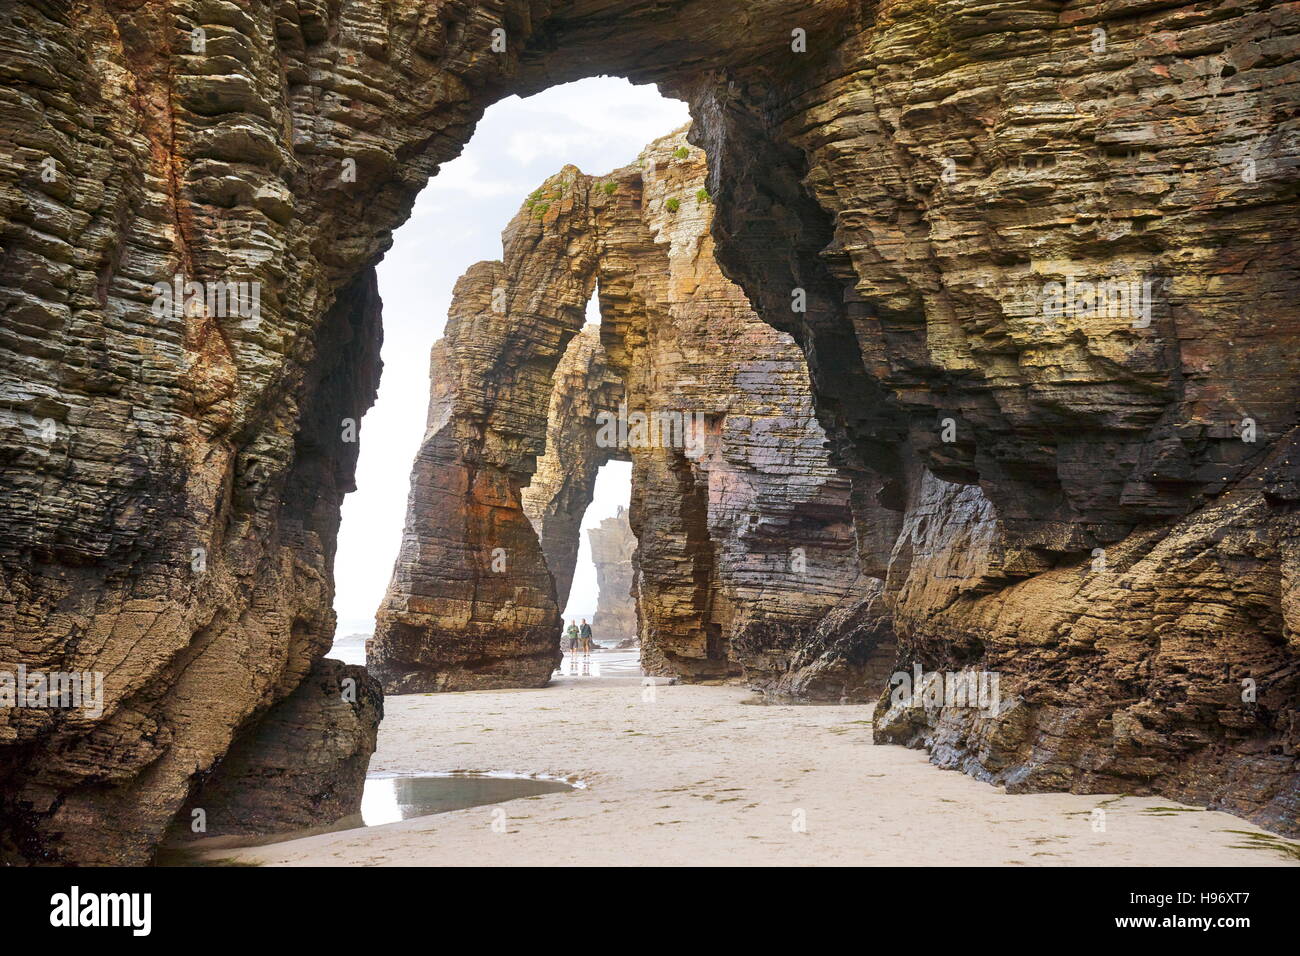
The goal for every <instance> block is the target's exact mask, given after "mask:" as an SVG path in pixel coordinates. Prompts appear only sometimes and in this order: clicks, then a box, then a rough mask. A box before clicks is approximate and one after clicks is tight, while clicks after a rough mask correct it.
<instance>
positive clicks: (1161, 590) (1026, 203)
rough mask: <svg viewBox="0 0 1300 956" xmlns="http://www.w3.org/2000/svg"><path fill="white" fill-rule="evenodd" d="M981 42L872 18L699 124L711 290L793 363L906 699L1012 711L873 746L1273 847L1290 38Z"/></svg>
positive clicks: (1281, 801) (1291, 605) (1292, 656)
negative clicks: (1147, 802)
mask: <svg viewBox="0 0 1300 956" xmlns="http://www.w3.org/2000/svg"><path fill="white" fill-rule="evenodd" d="M1004 12H1005V16H1006V18H1005V19H1003V18H1002V17H1001V16H998V15H996V14H991V13H990V10H989V8H988V7H987V6H978V7H977V6H969V5H965V4H958V3H938V4H924V5H917V4H905V5H904V4H889V5H881V6H880V7H879V8H877V9H876V10H875V11H874V14H873V19H872V21H871V22H870V23H865V22H864V23H861V29H859V30H857V31H850V33H849V34H848V35H846V36H844V37H843V39H841V40H837V41H836V49H835V51H834V52H833V53H829V52H828V51H822V52H823V53H826V55H825V56H824V57H823V58H822V59H821V61H820V62H819V64H818V65H817V66H816V67H815V68H814V69H812V70H810V71H809V72H808V73H807V74H805V75H802V76H799V77H797V78H791V79H790V80H789V81H788V82H776V83H775V84H774V85H773V86H772V87H771V88H770V89H768V90H767V91H765V92H764V93H762V94H759V97H758V101H757V102H755V101H746V97H745V96H744V95H743V94H742V95H741V96H734V95H730V93H729V92H723V91H719V92H716V93H713V94H708V95H706V97H705V98H704V100H709V101H711V103H712V105H709V104H708V103H706V102H705V101H703V100H699V101H696V102H695V104H694V106H695V109H696V111H697V114H696V115H697V116H699V117H709V118H710V119H712V120H714V121H713V122H697V125H696V127H695V129H696V133H695V135H696V137H698V139H699V141H700V143H701V145H703V146H704V147H705V148H706V149H707V151H708V155H709V157H710V162H711V164H712V170H711V175H710V184H711V186H712V187H713V190H714V192H715V194H716V199H717V203H718V209H719V216H718V218H717V220H716V222H715V227H714V233H715V235H716V236H717V237H718V238H719V248H718V255H719V259H720V261H721V262H722V263H723V267H724V269H726V270H727V271H728V273H729V274H730V275H732V276H733V277H734V278H736V279H737V281H739V282H740V283H741V284H742V285H743V286H744V288H745V289H746V292H747V293H748V294H749V297H750V299H751V300H752V301H753V302H754V303H756V305H757V307H758V309H759V311H760V313H761V314H762V315H763V316H764V318H765V319H767V320H768V321H772V322H774V323H775V324H777V325H778V326H780V327H782V328H786V329H789V330H790V331H792V332H793V333H794V334H795V335H796V337H797V338H798V339H799V341H800V343H801V344H802V345H803V347H804V349H805V352H806V353H807V354H808V356H809V367H810V371H811V373H812V377H813V382H814V386H815V391H816V394H817V397H818V408H819V412H820V418H821V421H822V423H823V425H824V426H825V427H826V429H827V432H828V434H829V435H830V436H831V439H832V441H833V443H834V447H835V448H836V452H837V460H838V461H839V462H840V463H841V464H842V465H843V466H845V467H846V468H847V469H849V470H850V471H851V472H852V473H853V474H854V485H855V487H854V498H853V501H854V507H855V513H856V516H857V526H858V531H859V547H860V554H861V555H862V558H863V568H864V570H866V571H868V572H870V573H872V574H875V575H881V576H886V579H887V588H886V599H887V602H888V604H889V605H890V610H891V612H892V614H893V617H894V627H895V630H896V634H897V637H898V640H899V644H900V663H901V665H902V666H903V669H910V668H911V667H912V666H914V665H917V666H920V667H922V668H923V669H924V671H926V672H957V671H975V672H988V673H994V672H996V673H998V674H999V675H1000V690H1001V694H1002V696H1003V697H1004V698H1005V699H1006V700H1007V701H1009V702H1012V703H1013V704H1014V706H1010V707H1009V708H1008V709H1007V711H1005V712H1004V713H1003V714H1002V715H1001V716H997V717H992V718H984V717H981V716H980V715H979V714H978V712H977V711H975V710H972V709H971V708H969V707H962V706H954V705H946V704H944V703H943V702H942V701H940V702H939V703H938V704H937V705H935V706H932V707H930V708H929V710H928V712H927V714H926V716H925V719H924V720H923V721H921V722H920V723H917V722H916V721H915V720H913V719H911V717H907V719H906V720H903V719H902V717H903V716H907V715H906V714H903V715H902V716H899V715H893V714H882V721H881V727H880V731H881V737H882V739H890V740H898V741H902V742H907V743H911V744H913V745H924V746H928V747H930V748H931V749H932V753H933V754H934V757H935V759H936V760H937V761H939V762H941V763H943V764H944V765H947V766H954V767H960V768H961V769H963V770H966V771H967V772H970V773H973V774H976V775H977V776H981V777H987V778H990V779H996V780H1001V781H1004V782H1006V783H1007V784H1008V786H1011V787H1013V788H1018V789H1057V788H1066V789H1073V790H1078V791H1083V792H1088V791H1097V790H1112V791H1114V790H1121V791H1128V792H1144V791H1145V792H1150V791H1151V790H1157V791H1159V792H1161V793H1165V794H1168V795H1170V796H1174V797H1181V798H1185V799H1190V800H1194V801H1196V802H1203V803H1209V804H1214V805H1219V806H1224V807H1227V808H1229V809H1233V810H1236V811H1237V812H1240V813H1243V814H1245V815H1248V816H1251V817H1252V818H1254V819H1256V820H1259V821H1260V822H1262V823H1265V824H1267V825H1271V826H1275V827H1277V828H1279V829H1284V830H1290V831H1292V832H1297V831H1300V817H1298V816H1297V814H1296V812H1295V809H1296V803H1297V789H1298V787H1300V765H1298V764H1297V754H1298V749H1300V736H1298V731H1297V728H1300V713H1298V711H1297V701H1300V661H1298V659H1297V642H1296V638H1295V634H1296V607H1297V603H1298V602H1297V598H1296V596H1295V589H1296V587H1297V585H1296V579H1295V574H1294V566H1295V565H1294V562H1295V558H1294V554H1293V552H1292V545H1291V544H1290V543H1289V542H1291V541H1293V540H1294V539H1295V538H1296V531H1297V528H1296V521H1297V517H1296V515H1297V508H1296V505H1297V503H1300V501H1298V499H1297V493H1296V487H1297V484H1296V480H1297V474H1298V471H1297V469H1298V467H1300V457H1298V453H1297V450H1296V447H1295V442H1296V424H1297V410H1298V409H1300V401H1298V399H1300V367H1298V362H1300V359H1298V358H1297V356H1300V311H1298V310H1300V300H1298V299H1297V296H1296V283H1295V275H1294V272H1293V270H1292V269H1291V268H1290V266H1289V265H1288V262H1289V261H1291V260H1292V259H1293V258H1294V241H1295V240H1294V229H1293V226H1292V223H1293V222H1294V219H1295V214H1296V208H1295V204H1296V194H1295V189H1294V181H1295V173H1294V170H1295V167H1296V164H1297V146H1296V143H1297V140H1296V138H1295V137H1294V135H1292V133H1293V131H1294V128H1295V123H1296V120H1295V105H1296V102H1297V100H1298V99H1300V95H1298V84H1300V76H1298V75H1297V73H1296V71H1295V65H1294V61H1295V54H1296V50H1297V46H1298V45H1300V44H1298V43H1297V31H1298V30H1300V22H1298V21H1297V18H1296V17H1295V15H1294V11H1289V10H1288V11H1287V12H1283V10H1282V9H1281V8H1277V7H1274V6H1272V5H1268V4H1246V5H1242V6H1237V7H1223V6H1217V7H1214V8H1209V7H1198V6H1194V5H1192V4H1179V5H1174V6H1166V7H1161V8H1159V9H1154V8H1151V7H1149V6H1140V5H1138V4H1124V5H1121V6H1120V7H1118V8H1107V10H1106V12H1105V13H1104V14H1103V13H1102V12H1101V11H1100V10H1088V11H1084V10H1070V9H1062V10H1057V9H1055V8H1053V9H1050V10H1048V9H1038V8H1031V6H1030V5H1026V4H1007V5H1005V11H1004ZM1103 17H1115V18H1117V19H1102V18H1103ZM1012 22H1014V23H1015V24H1016V26H1015V28H1014V29H1012V28H1011V27H1010V24H1011V23H1012ZM774 141H777V142H778V143H783V144H784V145H780V146H777V147H776V149H775V151H774V149H773V142H774ZM1103 285H1104V286H1105V287H1106V289H1107V295H1106V296H1105V297H1104V298H1099V297H1098V295H1097V290H1098V288H1099V287H1101V286H1103ZM796 289H802V290H803V291H804V293H805V294H806V297H807V304H808V309H807V312H805V313H798V312H793V311H792V310H791V296H792V290H796ZM1134 293H1136V295H1135V294H1134ZM935 482H940V484H935ZM882 531H885V532H888V533H881V532H882ZM912 716H915V715H914V714H913V715H912ZM896 718H897V719H898V720H899V721H900V722H899V723H898V724H897V725H894V721H895V719H896Z"/></svg>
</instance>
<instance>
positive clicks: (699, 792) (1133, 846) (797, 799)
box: [206, 678, 1295, 866]
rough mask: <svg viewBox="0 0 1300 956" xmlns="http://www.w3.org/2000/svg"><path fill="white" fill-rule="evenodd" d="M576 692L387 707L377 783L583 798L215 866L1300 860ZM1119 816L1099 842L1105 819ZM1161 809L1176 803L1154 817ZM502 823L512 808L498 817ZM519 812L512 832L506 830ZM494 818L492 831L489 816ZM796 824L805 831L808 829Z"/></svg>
mask: <svg viewBox="0 0 1300 956" xmlns="http://www.w3.org/2000/svg"><path fill="white" fill-rule="evenodd" d="M647 695H648V689H647V688H644V687H642V686H641V684H640V682H639V681H637V680H635V679H626V680H618V679H608V678H606V679H588V680H583V679H571V678H570V679H562V680H559V681H557V682H555V683H553V684H552V686H550V687H548V688H546V689H544V690H519V691H500V692H477V693H462V694H440V695H412V696H403V697H390V698H388V700H387V701H386V703H385V708H386V711H387V716H386V717H385V719H384V722H383V724H382V725H381V728H380V734H379V750H378V752H377V753H376V754H375V757H374V760H373V761H372V763H371V770H372V771H379V772H389V773H435V772H444V771H455V770H477V771H508V772H515V773H525V774H544V775H549V776H557V777H563V778H568V779H570V780H573V781H582V782H583V783H584V784H585V785H586V786H585V788H584V789H580V790H576V791H572V792H567V793H554V794H546V795H543V796H535V797H526V798H523V799H518V800H512V801H507V802H505V803H502V804H499V805H498V807H497V808H493V807H487V806H481V807H474V808H471V809H467V810H460V811H456V812H453V813H443V814H437V815H433V816H426V817H419V818H415V819H411V820H405V821H402V822H401V823H392V824H388V825H385V826H380V827H370V828H366V829H357V830H348V831H343V832H336V833H328V834H324V835H319V836H312V837H307V838H304V839H299V840H293V841H290V842H286V843H279V844H275V845H272V846H263V847H256V848H247V849H241V850H229V849H226V850H211V851H208V852H207V853H206V858H207V859H208V860H209V861H217V860H222V861H226V862H235V861H239V862H243V863H264V864H276V865H340V864H346V865H358V866H375V865H444V864H474V865H519V864H523V865H557V864H559V865H566V864H593V865H605V864H615V865H640V864H650V865H681V864H733V865H734V864H794V865H803V864H891V865H900V864H901V865H908V864H927V865H929V864H1007V865H1014V866H1034V865H1060V864H1085V865H1091V866H1114V865H1148V866H1150V865H1208V866H1242V865H1244V866H1261V865H1263V866H1269V865H1295V861H1293V860H1289V859H1288V858H1287V857H1286V856H1285V855H1284V854H1283V853H1281V852H1279V851H1278V850H1276V849H1269V848H1267V846H1252V845H1250V844H1252V843H1254V842H1255V841H1254V840H1252V839H1251V838H1250V837H1248V836H1243V835H1242V834H1241V833H1233V832H1229V831H1233V830H1236V831H1249V832H1251V833H1256V834H1260V835H1261V838H1262V839H1263V840H1264V841H1268V842H1271V841H1273V840H1275V839H1276V838H1273V837H1270V836H1269V835H1268V834H1266V833H1265V832H1264V831H1262V830H1260V829H1259V828H1258V827H1255V826H1252V825H1251V824H1249V823H1246V822H1244V821H1242V820H1240V819H1238V818H1237V817H1233V816H1231V815H1229V814H1226V813H1215V812H1209V811H1205V810H1200V809H1197V808H1190V807H1188V808H1179V809H1177V810H1171V809H1169V808H1171V807H1175V806H1176V805H1175V804H1173V803H1171V802H1170V801H1169V800H1165V799H1161V798H1147V797H1104V796H1075V795H1071V794H1023V795H1015V796H1009V795H1007V794H1005V793H1003V792H1002V791H1001V790H1000V789H998V788H996V787H992V786H989V785H988V784H984V783H980V782H979V781H977V780H974V779H972V778H970V777H968V776H966V775H964V774H961V773H956V772H951V771H944V770H940V769H938V768H936V767H934V766H932V765H931V764H929V763H928V762H927V759H926V755H925V754H924V753H923V752H920V751H915V750H906V749H904V748H901V747H876V746H872V744H871V726H870V719H871V708H870V707H866V706H848V707H793V706H791V707H770V706H756V705H752V704H746V703H744V701H746V700H748V699H751V694H750V693H749V692H748V691H746V690H745V689H743V688H740V687H734V686H664V685H661V686H657V687H655V688H653V699H652V700H649V699H645V698H646V696H647ZM1099 806H1100V807H1102V808H1103V809H1104V810H1105V831H1104V832H1095V831H1094V829H1093V818H1092V811H1093V810H1094V808H1097V807H1099ZM1160 808H1165V809H1160ZM494 810H497V811H498V812H497V813H495V815H494ZM499 811H504V813H505V821H506V822H505V826H504V831H505V832H499V831H500V830H501V829H502V827H501V825H500V823H499V821H500V820H501V815H500V812H499ZM494 819H496V820H497V821H498V826H497V828H496V829H494V828H493V825H492V824H493V821H494ZM800 820H802V821H803V822H804V824H805V829H802V830H799V829H796V826H795V825H796V824H797V823H798V822H799V821H800Z"/></svg>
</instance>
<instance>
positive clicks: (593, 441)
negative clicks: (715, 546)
mask: <svg viewBox="0 0 1300 956" xmlns="http://www.w3.org/2000/svg"><path fill="white" fill-rule="evenodd" d="M622 401H623V383H622V381H621V380H620V379H619V378H618V377H617V376H616V375H614V373H613V372H611V371H610V369H609V367H608V366H607V365H606V363H605V350H604V348H603V347H602V345H601V344H600V328H599V327H598V326H595V325H588V326H586V327H585V328H583V330H582V331H581V332H579V333H578V334H577V335H575V336H574V337H573V339H572V340H571V341H570V342H569V347H568V348H567V349H566V350H565V352H564V356H563V357H562V358H561V359H560V362H559V365H557V366H556V368H555V377H554V383H553V384H552V386H551V404H550V407H549V408H548V410H547V413H546V452H545V454H543V455H542V457H541V458H539V459H538V460H537V467H536V470H535V471H534V472H533V475H532V479H531V480H530V481H529V483H528V487H527V488H525V489H524V490H523V492H522V493H521V495H520V499H521V501H522V503H523V508H524V514H526V515H527V516H528V520H529V521H530V522H532V525H533V530H535V531H536V532H537V538H538V540H539V542H540V544H541V546H542V554H543V555H545V557H546V566H547V567H548V568H549V569H550V571H551V575H552V576H553V577H554V579H555V603H556V607H558V608H560V609H561V610H563V608H564V606H565V605H566V604H568V602H569V589H570V588H571V587H572V585H573V572H574V567H575V566H576V565H577V562H578V544H579V541H578V537H579V530H578V529H579V528H580V527H581V525H582V518H583V515H585V514H586V513H587V506H588V505H589V504H591V496H592V493H593V492H594V491H595V489H596V476H597V475H598V474H599V473H600V469H601V466H603V465H605V464H606V463H608V462H610V461H615V460H617V461H625V460H627V452H626V451H625V450H622V449H619V448H617V447H616V446H612V445H610V444H609V443H603V444H602V443H601V442H599V441H598V440H597V439H598V437H599V430H600V422H599V417H600V416H601V415H602V414H604V415H610V414H616V413H617V410H618V406H619V404H620V403H621V402H622Z"/></svg>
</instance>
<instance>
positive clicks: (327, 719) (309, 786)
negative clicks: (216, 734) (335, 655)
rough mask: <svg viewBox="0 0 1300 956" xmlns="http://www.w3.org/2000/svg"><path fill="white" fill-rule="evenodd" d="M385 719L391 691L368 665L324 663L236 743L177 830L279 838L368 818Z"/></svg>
mask: <svg viewBox="0 0 1300 956" xmlns="http://www.w3.org/2000/svg"><path fill="white" fill-rule="evenodd" d="M383 716H384V695H383V692H382V691H381V690H380V688H379V682H378V681H377V680H375V679H374V678H373V677H371V676H370V675H369V674H367V673H366V669H365V668H364V667H357V666H355V665H348V664H342V663H340V662H338V661H335V660H331V659H329V658H326V659H323V660H321V661H318V662H317V664H316V666H315V667H314V668H312V671H311V673H310V674H308V675H307V679H306V680H304V681H303V682H302V683H301V684H299V685H298V688H297V689H296V690H295V691H294V692H293V693H292V694H290V695H289V696H288V697H286V698H285V699H284V700H282V701H280V703H278V704H276V705H275V706H274V707H272V708H271V710H270V711H269V712H268V713H267V715H266V716H265V717H264V718H263V719H262V720H261V721H260V722H259V723H258V724H257V726H256V727H254V728H253V729H252V731H251V732H250V733H248V734H246V735H244V736H240V737H238V738H236V740H235V742H234V744H233V745H232V746H231V748H230V750H229V752H228V753H227V754H226V756H225V757H224V758H222V760H221V762H220V763H219V764H218V765H217V767H216V769H215V770H213V771H212V772H211V774H210V775H209V776H207V777H206V778H205V779H204V780H203V781H202V783H201V784H200V785H199V786H198V787H196V789H195V791H194V793H193V794H191V796H190V799H189V801H188V802H187V803H186V805H185V807H184V809H183V810H182V811H181V813H179V814H178V815H177V819H176V825H175V826H174V828H173V830H172V832H173V833H174V834H175V836H176V838H177V839H178V840H182V841H183V840H186V839H201V838H203V837H214V836H235V835H239V836H246V835H247V836H262V835H272V834H279V833H289V832H292V831H294V830H304V829H308V828H311V827H319V826H327V825H329V824H331V823H334V822H336V821H338V820H341V819H343V818H344V817H348V816H352V815H353V814H356V813H360V812H361V795H362V790H363V789H364V787H365V782H366V768H367V766H369V764H370V756H371V754H373V753H374V752H375V740H376V737H377V734H378V730H379V721H380V720H382V719H383ZM308 743H310V746H308V745H307V744H308ZM196 809H201V810H202V811H203V814H202V820H203V823H204V826H205V828H206V829H204V830H202V831H201V832H196V831H195V830H194V826H193V821H194V819H195V816H194V811H195V810H196Z"/></svg>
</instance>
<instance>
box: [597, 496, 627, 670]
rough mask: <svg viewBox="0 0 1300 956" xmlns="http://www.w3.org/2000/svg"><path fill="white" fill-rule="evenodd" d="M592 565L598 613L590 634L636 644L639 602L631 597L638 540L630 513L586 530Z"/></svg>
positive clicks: (611, 518) (617, 641)
mask: <svg viewBox="0 0 1300 956" xmlns="http://www.w3.org/2000/svg"><path fill="white" fill-rule="evenodd" d="M587 541H588V542H590V544H591V561H592V563H593V564H594V565H595V566H596V613H595V615H594V616H593V617H592V619H591V630H592V632H593V634H594V636H595V638H596V640H598V641H603V642H608V641H613V642H615V643H618V644H633V643H635V642H636V639H637V628H636V602H635V601H634V600H633V597H632V586H633V581H634V578H635V571H634V568H633V565H632V558H633V555H634V554H635V553H636V536H635V535H634V534H632V526H631V525H630V524H628V520H627V511H626V509H624V508H621V507H620V508H619V509H618V514H616V515H613V516H611V517H609V518H605V519H604V520H602V521H601V522H600V524H598V525H597V526H596V527H594V528H588V529H587Z"/></svg>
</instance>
